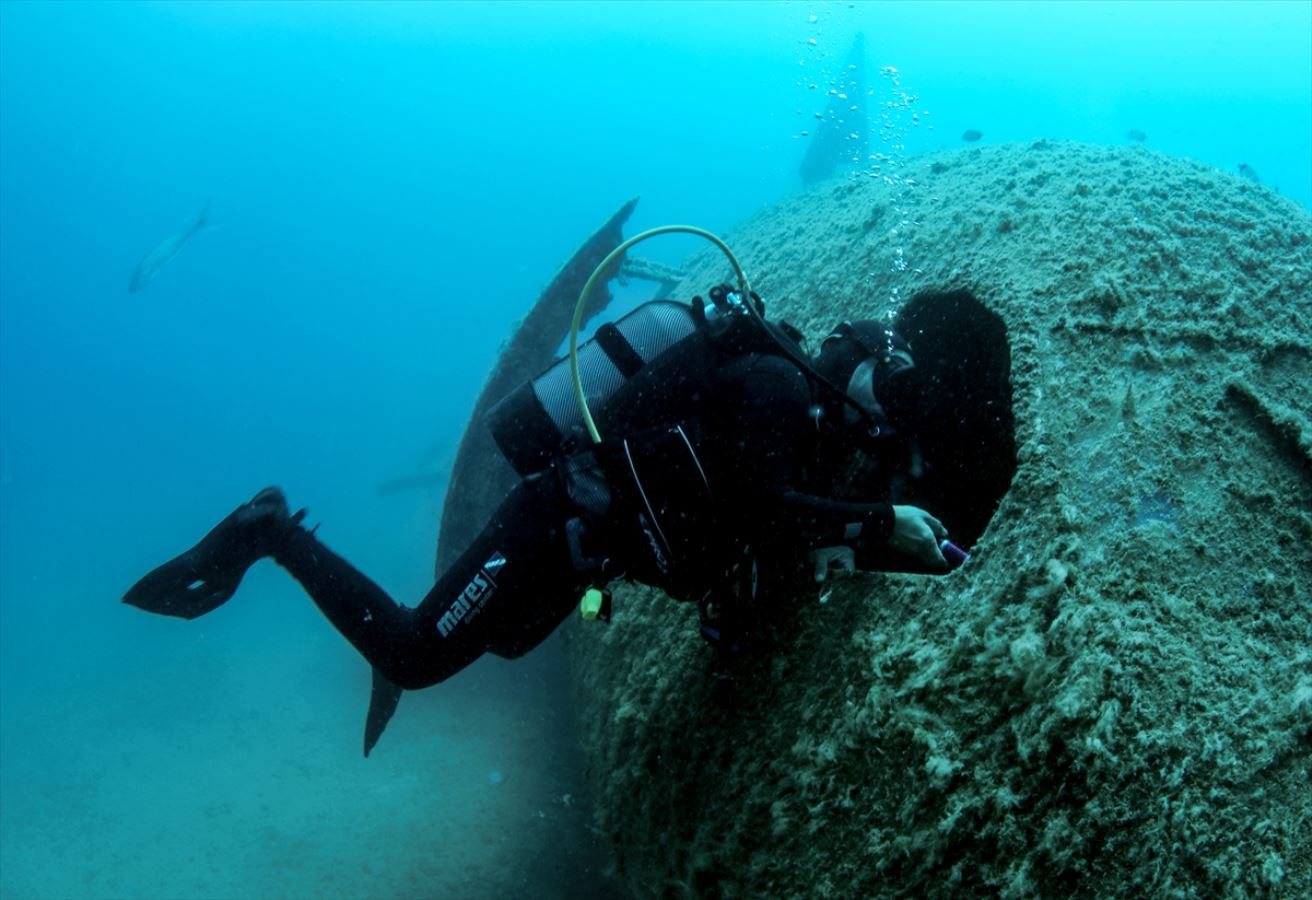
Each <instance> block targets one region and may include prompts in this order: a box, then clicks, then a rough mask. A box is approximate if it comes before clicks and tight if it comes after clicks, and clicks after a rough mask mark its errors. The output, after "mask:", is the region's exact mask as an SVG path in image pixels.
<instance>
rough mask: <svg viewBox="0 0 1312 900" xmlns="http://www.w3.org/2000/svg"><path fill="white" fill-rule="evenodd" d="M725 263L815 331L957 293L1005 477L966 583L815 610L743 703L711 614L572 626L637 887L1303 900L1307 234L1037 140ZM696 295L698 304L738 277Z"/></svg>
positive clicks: (1306, 879)
mask: <svg viewBox="0 0 1312 900" xmlns="http://www.w3.org/2000/svg"><path fill="white" fill-rule="evenodd" d="M908 179H909V180H910V181H911V182H914V183H908ZM724 237H725V238H726V240H727V241H728V243H729V245H730V246H731V247H732V248H733V249H734V250H735V252H736V253H737V254H738V255H739V257H740V258H741V260H742V262H743V264H744V266H745V267H746V269H747V271H748V273H749V275H750V276H751V277H752V279H753V287H754V288H755V289H756V290H757V291H759V292H760V293H761V294H762V296H763V297H765V299H766V301H767V304H768V306H769V312H770V314H771V316H772V317H784V318H787V319H789V320H790V321H792V322H793V323H794V324H796V325H798V326H799V327H800V328H801V329H802V330H803V331H804V332H805V333H807V334H808V335H810V336H812V337H813V338H816V337H820V336H823V334H824V333H826V331H827V330H828V328H829V327H830V326H831V325H832V323H833V322H834V321H835V320H836V319H839V318H842V317H853V318H855V317H859V316H877V315H883V314H887V313H888V312H890V311H891V310H893V309H895V308H896V307H897V306H898V305H899V304H900V303H901V302H903V301H905V300H906V299H907V298H909V297H911V296H912V295H914V294H915V293H916V292H917V291H920V290H923V289H935V290H950V289H964V290H968V291H970V292H972V293H973V294H974V296H975V297H976V298H978V299H979V300H980V301H981V302H982V303H983V304H984V305H985V306H987V307H988V308H989V309H990V310H992V311H993V312H996V313H997V314H998V315H999V316H1001V317H1002V319H1003V320H1004V322H1005V323H1006V326H1007V329H1008V336H1009V340H1010V344H1011V354H1012V387H1013V404H1014V412H1015V417H1016V440H1017V459H1018V470H1017V474H1016V477H1015V480H1014V482H1013V484H1012V487H1011V489H1010V491H1009V492H1008V493H1007V495H1006V497H1005V498H1004V499H1003V501H1002V504H1001V507H1000V508H999V510H998V512H997V514H996V515H995V517H994V518H993V520H992V522H991V524H990V526H989V528H988V530H987V532H986V533H985V535H984V537H983V539H982V540H981V541H980V543H979V544H978V545H977V546H976V547H975V551H976V555H975V558H974V559H973V560H972V561H971V563H970V564H969V565H968V566H967V567H966V568H965V569H963V570H961V571H958V572H957V573H954V574H952V575H950V576H947V577H944V578H933V577H923V576H910V575H866V576H861V577H858V578H856V579H852V580H849V581H846V582H843V583H841V584H839V585H837V586H835V587H834V589H833V591H832V594H830V595H829V596H828V597H827V602H825V603H819V602H818V598H817V596H816V595H815V593H814V592H808V593H807V594H805V595H802V596H798V597H797V603H796V608H795V609H794V611H793V612H792V613H790V614H789V615H788V617H787V620H786V621H784V622H782V623H778V625H779V631H780V632H781V633H783V634H786V635H788V637H787V638H786V639H784V640H783V642H782V644H781V645H780V646H778V647H776V648H774V650H773V651H772V652H771V653H770V654H768V655H762V656H759V657H756V658H752V659H747V660H744V661H742V663H741V664H740V666H739V668H740V671H739V673H738V674H739V681H738V683H739V688H738V691H737V697H736V703H735V704H734V705H732V706H728V707H726V706H724V705H721V704H718V703H716V702H715V700H714V699H713V698H712V696H711V688H710V684H709V677H708V673H709V672H710V671H711V670H712V668H713V661H712V657H711V654H710V652H709V651H708V649H707V648H706V647H704V646H703V645H702V643H701V641H700V639H699V638H698V637H697V635H696V628H695V611H694V610H691V609H689V608H687V607H681V606H678V605H676V604H674V603H672V602H671V601H668V600H666V599H664V598H662V597H660V596H659V595H655V594H653V593H651V592H648V591H642V590H632V591H627V592H623V593H621V594H619V595H617V597H616V604H615V619H614V622H613V623H612V624H611V625H610V626H609V627H604V626H599V625H595V624H594V625H587V624H581V623H574V624H571V625H570V626H568V637H569V645H570V654H571V660H572V662H573V664H574V673H575V674H574V680H575V686H576V689H577V695H578V698H579V708H580V714H581V719H582V728H583V739H584V743H585V746H586V747H587V750H588V752H589V754H590V755H591V759H592V765H593V775H594V778H595V780H596V783H597V788H598V797H599V827H600V828H601V830H602V831H603V833H604V834H605V835H606V836H607V837H608V838H609V839H610V840H611V842H612V844H613V846H614V848H615V865H616V868H617V870H618V873H619V875H620V877H621V878H622V880H623V881H624V882H625V883H626V884H627V885H628V886H629V887H630V888H631V889H632V890H633V892H634V893H635V894H637V895H639V896H659V895H681V894H690V895H697V896H724V897H735V896H741V897H748V896H751V897H760V896H771V897H789V896H799V897H800V896H807V897H813V896H879V895H905V894H915V895H919V894H928V895H934V896H948V895H957V894H959V893H960V892H962V891H968V890H978V891H987V892H990V893H993V892H997V893H1001V894H1004V895H1011V896H1025V895H1034V894H1042V895H1052V894H1056V893H1066V892H1074V893H1077V894H1101V895H1113V894H1120V895H1129V894H1142V893H1144V892H1152V893H1154V894H1158V895H1161V894H1175V893H1178V894H1180V895H1183V896H1189V895H1207V894H1216V893H1224V894H1228V895H1256V894H1262V893H1264V892H1270V891H1274V892H1276V893H1282V894H1285V895H1287V896H1307V895H1309V894H1312V790H1310V789H1309V787H1308V785H1309V783H1310V781H1309V779H1310V778H1312V771H1310V769H1312V610H1310V609H1309V607H1310V605H1312V589H1310V587H1309V582H1310V581H1312V515H1310V514H1309V510H1310V509H1312V462H1310V459H1312V455H1310V453H1309V436H1310V435H1312V420H1310V419H1309V402H1308V399H1307V397H1308V387H1309V385H1312V219H1310V218H1309V216H1308V214H1307V212H1306V211H1304V210H1302V209H1301V208H1299V207H1297V206H1296V205H1294V204H1292V203H1290V202H1289V201H1286V200H1284V199H1282V198H1280V197H1278V196H1276V195H1275V194H1273V193H1272V192H1270V191H1268V190H1266V189H1264V188H1262V187H1260V186H1257V185H1254V184H1251V183H1249V182H1245V181H1242V180H1240V179H1238V178H1235V177H1232V176H1229V175H1227V174H1225V173H1222V172H1219V171H1215V170H1212V169H1209V168H1207V167H1204V166H1201V165H1198V164H1195V163H1192V162H1189V161H1185V160H1178V159H1171V158H1167V157H1163V156H1159V155H1156V154H1153V153H1151V152H1149V151H1146V150H1144V149H1143V148H1142V147H1133V148H1129V149H1114V148H1105V147H1092V146H1085V145H1076V144H1064V143H1053V142H1044V141H1040V142H1038V143H1035V144H1026V145H1012V146H999V147H990V148H985V147H981V148H970V149H966V150H961V151H954V152H950V153H945V154H941V155H936V156H932V157H927V158H923V159H920V160H916V161H913V162H912V163H910V164H908V165H907V166H905V167H904V168H903V169H901V170H900V171H899V172H898V176H897V179H896V182H895V183H893V184H890V183H887V182H885V181H882V180H874V179H865V180H844V181H835V182H831V183H829V184H826V185H822V186H820V187H819V188H817V189H815V190H813V191H810V192H807V193H805V194H801V195H799V196H797V197H795V198H792V199H790V200H788V201H786V202H784V203H782V204H780V205H779V206H777V207H774V208H771V209H768V210H765V211H763V212H762V213H760V214H758V215H757V216H756V217H754V218H753V219H751V220H750V221H748V222H746V223H744V224H743V225H742V226H740V227H739V228H737V229H735V230H734V231H732V232H731V233H729V234H727V235H725V236H724ZM688 269H689V278H688V280H687V281H686V282H685V283H684V289H685V293H686V295H688V296H690V295H691V294H692V293H704V291H705V290H706V289H707V288H708V287H709V286H710V285H712V284H715V283H717V282H721V281H727V280H730V275H729V272H728V270H727V267H726V265H725V264H724V263H723V261H722V259H720V258H718V257H716V256H715V255H712V254H707V255H704V256H701V257H698V258H697V259H694V260H693V261H692V262H691V263H690V264H689V267H688ZM912 339H913V342H914V336H912Z"/></svg>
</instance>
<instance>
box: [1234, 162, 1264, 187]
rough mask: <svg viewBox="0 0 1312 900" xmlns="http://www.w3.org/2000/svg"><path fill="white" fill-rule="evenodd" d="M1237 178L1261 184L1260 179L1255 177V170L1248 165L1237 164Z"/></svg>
mask: <svg viewBox="0 0 1312 900" xmlns="http://www.w3.org/2000/svg"><path fill="white" fill-rule="evenodd" d="M1239 177H1240V178H1247V179H1248V180H1249V181H1251V182H1253V184H1261V183H1262V179H1261V178H1259V177H1258V175H1257V169H1254V168H1253V167H1252V166H1250V165H1249V164H1248V163H1240V164H1239Z"/></svg>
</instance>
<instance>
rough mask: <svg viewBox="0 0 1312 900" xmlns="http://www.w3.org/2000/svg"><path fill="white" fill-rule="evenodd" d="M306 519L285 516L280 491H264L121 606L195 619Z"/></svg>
mask: <svg viewBox="0 0 1312 900" xmlns="http://www.w3.org/2000/svg"><path fill="white" fill-rule="evenodd" d="M304 515H305V511H304V510H302V511H301V512H298V513H297V514H296V515H295V516H290V515H288V512H287V500H286V498H285V497H284V496H283V493H282V491H281V490H279V489H278V488H276V487H268V488H265V489H264V490H262V491H260V492H259V493H258V494H256V495H255V497H254V498H253V499H252V500H251V501H250V502H249V503H243V504H242V505H241V506H239V507H237V508H236V509H235V510H233V511H232V512H231V513H230V514H229V515H228V516H227V517H226V518H225V519H224V520H223V521H222V522H220V523H219V524H218V525H216V526H214V528H213V529H212V530H211V531H210V533H209V534H207V535H205V537H203V538H201V540H200V543H198V544H196V546H194V547H192V548H191V549H190V550H188V551H187V552H185V553H183V554H182V555H181V556H177V557H175V558H173V559H171V560H169V561H168V562H166V563H165V564H164V565H162V566H160V567H159V568H157V569H155V570H154V571H152V572H150V574H148V575H146V576H145V577H144V578H142V579H141V580H140V581H138V582H137V583H136V584H134V585H133V586H132V588H131V589H130V590H129V591H128V592H127V594H126V595H124V597H123V602H124V603H128V604H131V605H132V606H136V607H138V608H140V609H144V610H146V611H147V612H153V613H159V614H160V615H165V616H177V617H178V618H182V619H194V618H196V617H198V616H203V615H204V614H205V613H207V612H210V611H211V610H214V609H217V608H218V607H219V606H221V605H223V603H224V601H226V600H227V599H228V598H229V597H231V596H232V595H233V593H235V592H236V590H237V586H238V585H239V584H241V579H242V577H243V576H244V575H245V574H246V570H247V569H249V568H250V567H251V565H252V564H253V563H254V562H255V561H256V560H258V559H262V558H264V557H266V556H268V555H270V554H271V553H273V551H274V548H275V547H277V546H278V545H279V544H280V543H281V541H282V540H283V539H284V537H286V536H287V535H288V534H290V533H291V532H292V531H293V530H295V529H294V526H295V525H296V523H297V522H299V521H300V520H301V518H302V517H303V516H304Z"/></svg>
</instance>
